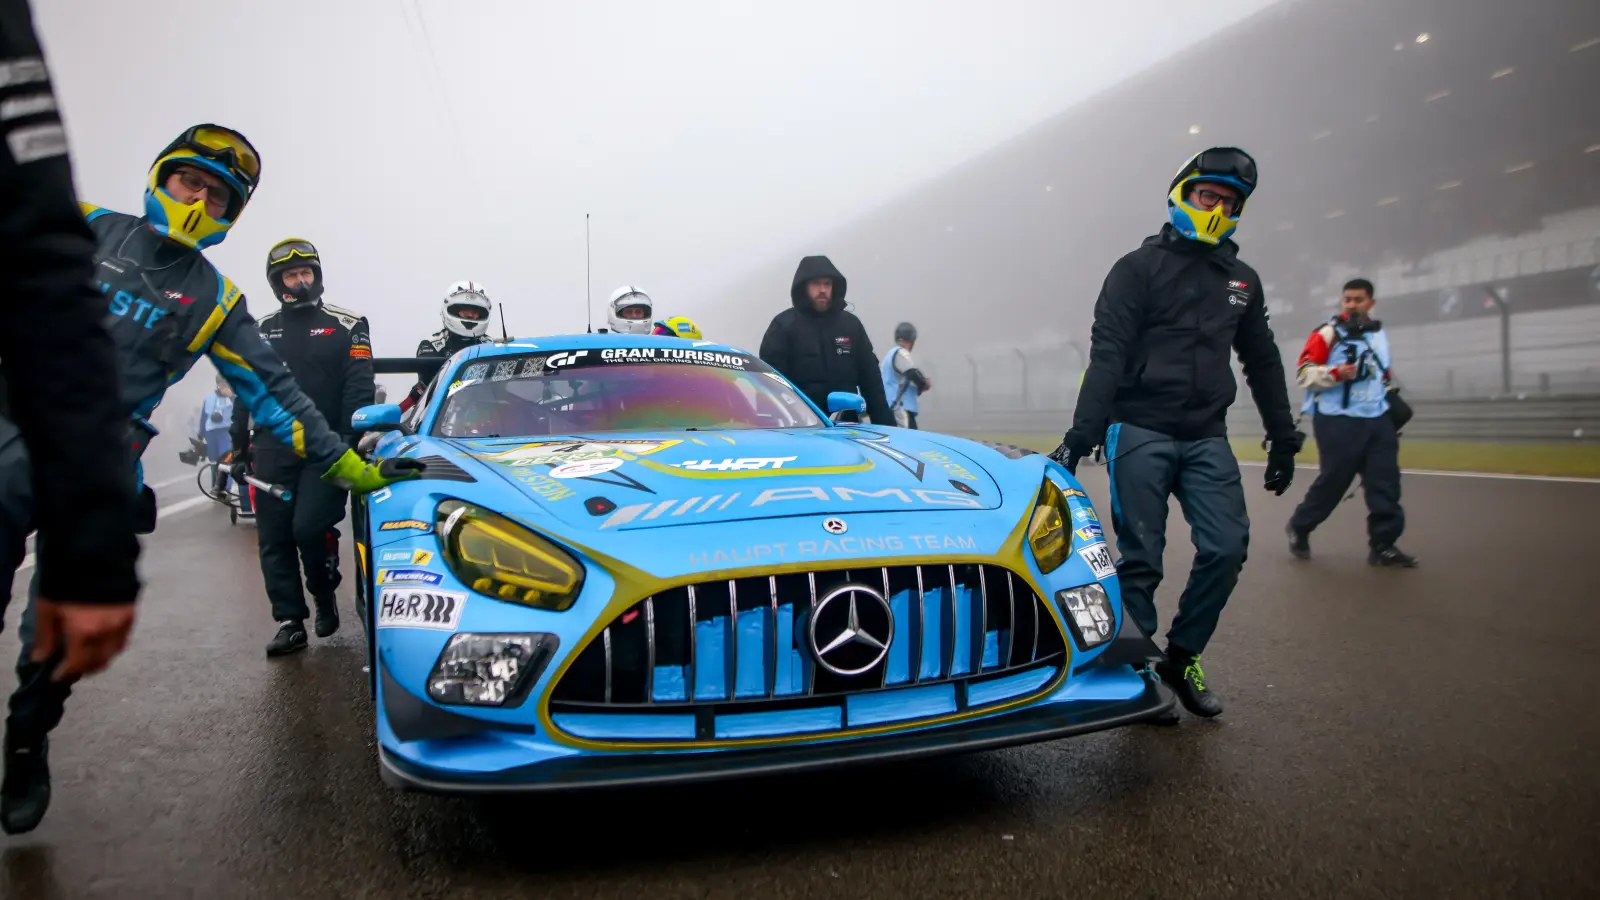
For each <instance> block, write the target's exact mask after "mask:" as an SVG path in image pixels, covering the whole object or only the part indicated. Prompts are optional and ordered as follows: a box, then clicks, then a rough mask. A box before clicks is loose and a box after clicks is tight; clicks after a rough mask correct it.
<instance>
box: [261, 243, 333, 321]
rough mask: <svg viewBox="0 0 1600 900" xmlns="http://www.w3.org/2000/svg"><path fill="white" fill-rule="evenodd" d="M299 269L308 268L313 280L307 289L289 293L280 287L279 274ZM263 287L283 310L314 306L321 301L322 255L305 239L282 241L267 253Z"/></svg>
mask: <svg viewBox="0 0 1600 900" xmlns="http://www.w3.org/2000/svg"><path fill="white" fill-rule="evenodd" d="M301 266H310V267H311V272H312V274H313V276H314V277H313V278H312V280H311V286H310V287H300V288H296V289H295V290H292V291H291V290H289V288H288V287H287V286H285V285H284V283H283V273H284V272H287V271H288V270H290V269H298V268H300V267H301ZM267 283H268V284H270V285H272V293H273V294H274V295H276V296H277V298H278V302H279V303H282V304H283V305H285V306H296V305H299V304H303V303H315V302H316V301H317V300H318V299H320V298H321V297H322V255H321V254H319V253H318V252H317V248H316V247H315V246H313V245H312V243H311V242H310V241H308V240H306V239H305V238H285V239H283V240H281V241H279V242H277V243H276V244H273V245H272V249H271V250H268V251H267Z"/></svg>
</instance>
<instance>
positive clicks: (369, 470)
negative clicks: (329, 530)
mask: <svg viewBox="0 0 1600 900" xmlns="http://www.w3.org/2000/svg"><path fill="white" fill-rule="evenodd" d="M421 475H422V462H421V461H419V460H415V459H406V458H404V457H401V458H397V459H384V460H379V461H378V464H377V465H373V464H372V463H369V462H367V461H366V460H364V459H362V458H361V457H360V456H359V455H357V454H356V452H355V451H354V450H346V451H345V452H344V455H343V456H341V457H339V460H338V462H335V463H334V464H333V465H332V466H331V467H330V468H329V469H328V471H327V472H324V473H323V475H322V480H323V481H328V482H332V483H333V484H336V485H338V486H339V487H341V488H344V489H345V490H347V491H349V492H350V493H352V494H370V493H372V492H373V491H376V490H378V489H380V488H385V487H388V486H389V485H391V484H394V483H395V482H396V481H408V480H410V479H412V478H418V477H420V476H421Z"/></svg>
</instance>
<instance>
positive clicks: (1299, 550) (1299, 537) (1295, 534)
mask: <svg viewBox="0 0 1600 900" xmlns="http://www.w3.org/2000/svg"><path fill="white" fill-rule="evenodd" d="M1283 530H1284V533H1285V534H1287V535H1289V555H1290V556H1293V557H1294V558H1295V559H1310V558H1311V540H1310V538H1311V536H1310V535H1309V534H1306V533H1305V532H1303V531H1295V530H1294V525H1293V523H1291V524H1289V525H1288V526H1286V527H1285V528H1284V529H1283Z"/></svg>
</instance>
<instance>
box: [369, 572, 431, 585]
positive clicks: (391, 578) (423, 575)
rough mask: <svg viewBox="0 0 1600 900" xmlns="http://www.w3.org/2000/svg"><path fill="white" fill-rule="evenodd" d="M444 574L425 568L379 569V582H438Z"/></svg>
mask: <svg viewBox="0 0 1600 900" xmlns="http://www.w3.org/2000/svg"><path fill="white" fill-rule="evenodd" d="M443 580H444V576H443V575H440V574H439V573H438V572H430V571H428V570H427V569H379V570H378V583H379V584H438V583H439V582H441V581H443Z"/></svg>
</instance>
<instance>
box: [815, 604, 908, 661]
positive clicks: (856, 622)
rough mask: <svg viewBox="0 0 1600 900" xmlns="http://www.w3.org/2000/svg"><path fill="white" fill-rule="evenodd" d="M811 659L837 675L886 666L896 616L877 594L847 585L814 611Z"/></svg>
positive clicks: (818, 605) (892, 639)
mask: <svg viewBox="0 0 1600 900" xmlns="http://www.w3.org/2000/svg"><path fill="white" fill-rule="evenodd" d="M809 631H810V638H811V655H812V656H814V657H816V660H817V665H819V666H821V667H823V668H824V669H827V670H828V671H829V672H832V673H833V674H835V675H844V676H850V675H860V674H862V673H863V672H867V671H869V670H871V669H872V668H873V667H874V666H877V665H878V664H879V663H881V662H883V659H884V657H886V656H888V655H889V644H890V643H891V642H893V641H894V612H893V611H891V610H890V609H889V601H887V600H885V599H883V595H882V594H880V593H878V592H877V591H875V590H873V589H872V588H869V587H867V586H865V585H860V584H846V585H841V586H839V587H836V588H834V589H833V590H831V591H829V592H828V593H827V595H826V596H824V597H823V598H822V600H821V601H820V602H819V603H817V605H816V608H814V609H813V610H812V611H811V625H810V629H809Z"/></svg>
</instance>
